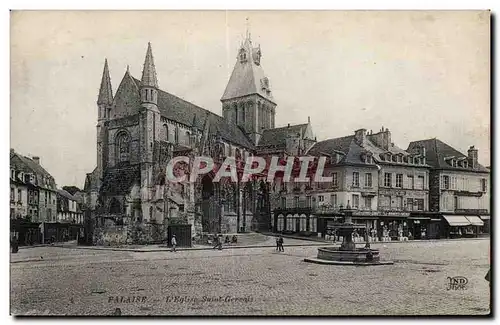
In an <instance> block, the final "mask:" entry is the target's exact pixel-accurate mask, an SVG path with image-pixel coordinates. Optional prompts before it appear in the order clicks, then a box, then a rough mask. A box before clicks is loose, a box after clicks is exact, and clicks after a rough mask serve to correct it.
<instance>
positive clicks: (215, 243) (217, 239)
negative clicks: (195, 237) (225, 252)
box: [212, 235, 219, 249]
mask: <svg viewBox="0 0 500 325" xmlns="http://www.w3.org/2000/svg"><path fill="white" fill-rule="evenodd" d="M213 244H214V247H213V248H212V249H216V248H217V247H219V236H217V235H214V242H213Z"/></svg>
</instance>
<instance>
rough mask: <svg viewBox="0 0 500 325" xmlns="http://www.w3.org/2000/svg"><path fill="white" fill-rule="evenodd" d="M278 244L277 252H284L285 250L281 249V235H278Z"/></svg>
mask: <svg viewBox="0 0 500 325" xmlns="http://www.w3.org/2000/svg"><path fill="white" fill-rule="evenodd" d="M278 243H279V245H278V247H279V251H280V252H284V251H285V249H284V248H283V237H281V235H280V237H279V238H278Z"/></svg>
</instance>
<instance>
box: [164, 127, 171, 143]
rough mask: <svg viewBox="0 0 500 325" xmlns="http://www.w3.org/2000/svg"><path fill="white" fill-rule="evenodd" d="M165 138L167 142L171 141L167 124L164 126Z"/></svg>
mask: <svg viewBox="0 0 500 325" xmlns="http://www.w3.org/2000/svg"><path fill="white" fill-rule="evenodd" d="M163 138H164V139H165V141H170V139H169V134H168V125H167V124H163Z"/></svg>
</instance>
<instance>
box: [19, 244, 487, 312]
mask: <svg viewBox="0 0 500 325" xmlns="http://www.w3.org/2000/svg"><path fill="white" fill-rule="evenodd" d="M489 244H490V242H489V240H487V239H486V240H485V239H482V240H463V241H429V242H413V243H411V242H405V243H388V244H375V245H373V247H374V248H379V249H380V252H381V256H382V259H386V260H393V261H394V262H395V264H394V265H392V266H390V265H389V266H373V267H352V266H328V265H318V264H310V263H306V262H304V261H303V260H304V258H306V257H311V256H315V255H316V251H317V246H295V247H286V246H285V252H284V253H278V252H276V251H275V250H274V248H269V247H261V248H241V249H226V250H222V251H218V250H198V251H179V252H176V253H172V252H116V251H97V250H86V249H68V248H59V247H39V248H30V249H22V250H20V252H19V253H18V254H13V255H12V260H11V313H12V314H14V315H41V314H45V315H111V314H113V312H114V311H115V310H116V308H120V310H121V313H122V315H470V314H475V315H481V314H483V315H484V314H488V313H489V299H490V296H489V285H488V282H487V281H485V279H484V276H485V274H486V272H487V271H488V268H489ZM456 276H463V277H466V278H467V279H468V283H467V285H466V287H465V288H464V290H447V287H448V286H447V283H448V279H447V278H448V277H456Z"/></svg>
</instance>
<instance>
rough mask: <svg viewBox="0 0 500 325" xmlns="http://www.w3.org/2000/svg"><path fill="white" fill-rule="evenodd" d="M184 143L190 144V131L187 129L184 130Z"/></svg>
mask: <svg viewBox="0 0 500 325" xmlns="http://www.w3.org/2000/svg"><path fill="white" fill-rule="evenodd" d="M185 142H186V144H188V145H190V144H191V133H189V131H186V140H185Z"/></svg>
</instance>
